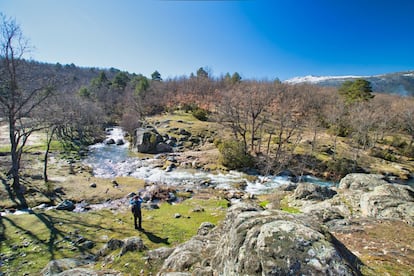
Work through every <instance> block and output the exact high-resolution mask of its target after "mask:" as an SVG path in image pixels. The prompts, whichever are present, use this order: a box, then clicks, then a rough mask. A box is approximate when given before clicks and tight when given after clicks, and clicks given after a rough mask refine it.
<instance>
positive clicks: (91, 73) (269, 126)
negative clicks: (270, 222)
mask: <svg viewBox="0 0 414 276" xmlns="http://www.w3.org/2000/svg"><path fill="white" fill-rule="evenodd" d="M25 64H26V66H24V67H22V68H24V71H22V72H21V74H19V77H20V76H25V78H22V83H23V84H25V83H27V82H26V81H27V80H30V82H28V84H29V85H33V84H34V83H44V82H45V81H46V80H47V83H48V85H50V86H51V87H53V91H54V93H53V96H52V97H49V98H48V99H47V101H46V103H47V105H46V106H45V107H44V108H43V109H42V112H40V113H36V116H39V120H40V121H42V124H45V122H46V121H47V124H48V125H49V126H52V127H53V128H54V130H55V133H56V135H57V137H60V139H62V141H65V142H66V143H68V144H77V146H81V145H83V144H88V143H91V142H93V141H94V140H95V138H96V136H97V132H99V129H102V126H103V125H109V124H110V125H113V124H119V125H121V126H123V127H124V129H125V130H126V131H128V132H130V133H132V132H133V131H134V129H136V128H137V127H139V126H141V125H142V124H143V123H144V122H145V121H146V118H148V117H149V116H153V115H156V114H161V113H165V112H167V113H168V112H173V111H175V110H182V111H185V112H191V113H193V115H194V116H196V117H197V118H198V119H200V120H209V121H216V122H219V123H220V124H222V126H223V127H224V129H225V130H227V133H228V134H229V135H227V134H226V135H227V136H223V137H216V141H215V143H216V146H217V148H218V149H219V150H221V152H222V154H223V155H224V156H223V163H224V165H226V166H227V167H229V168H231V169H243V168H248V167H254V168H256V169H258V170H260V171H261V172H262V173H265V174H266V173H279V172H281V171H284V170H287V169H288V170H292V171H295V172H296V173H303V172H311V173H314V174H317V175H324V176H325V177H327V178H332V179H339V178H340V177H342V176H344V175H345V174H346V173H349V172H354V171H367V172H382V173H384V172H387V170H388V172H390V171H389V169H384V168H376V167H372V165H371V164H370V161H368V160H369V159H367V157H370V158H371V157H372V158H376V159H378V158H379V159H384V160H387V161H392V162H401V164H402V165H403V168H405V167H404V164H405V163H406V162H410V160H412V158H413V156H414V150H413V139H414V127H413V116H414V101H413V98H412V97H400V96H396V95H389V94H373V93H371V92H370V91H372V90H369V91H368V94H369V97H366V98H358V95H359V94H358V93H360V92H358V91H359V90H358V89H359V88H356V93H357V96H355V95H350V94H347V93H340V92H341V89H342V92H343V90H344V89H345V90H346V89H350V90H352V89H354V88H350V87H349V86H347V85H348V84H350V83H351V84H352V83H353V82H352V81H348V82H347V83H346V84H344V85H343V87H341V88H340V89H336V88H328V87H320V86H315V85H310V84H286V83H281V82H279V81H277V80H276V81H257V80H242V79H241V77H240V75H239V74H238V73H237V72H236V73H233V74H229V73H228V74H226V75H225V76H223V77H218V78H217V77H213V76H210V75H209V73H208V72H207V71H206V70H205V69H204V68H199V69H198V70H196V71H195V72H194V73H191V74H190V76H182V77H177V78H174V79H166V80H163V79H162V75H161V74H160V73H159V72H158V71H155V72H154V73H153V74H152V76H151V77H150V78H147V77H145V76H143V75H141V74H131V73H128V72H121V71H119V70H116V69H109V70H99V69H94V68H78V67H76V66H74V65H59V64H57V65H50V64H42V63H37V62H26V63H25ZM33 80H36V81H33ZM366 85H368V86H370V85H371V84H370V82H367V83H366ZM369 89H371V87H369ZM354 90H355V89H354ZM338 91H339V92H338ZM354 92H355V91H354ZM354 92H353V93H354ZM48 114H49V115H48ZM94 137H95V138H94ZM75 146H76V145H75ZM224 148H226V150H224ZM226 155H227V156H226ZM405 170H408V169H407V168H405ZM395 172H396V173H397V175H399V176H403V177H404V178H406V177H408V176H409V174H407V173H406V172H405V173H404V170H403V171H398V170H397V171H395V170H394V171H393V173H395Z"/></svg>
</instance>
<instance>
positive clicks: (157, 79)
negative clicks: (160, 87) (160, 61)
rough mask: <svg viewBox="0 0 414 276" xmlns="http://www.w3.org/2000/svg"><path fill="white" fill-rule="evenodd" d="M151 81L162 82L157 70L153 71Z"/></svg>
mask: <svg viewBox="0 0 414 276" xmlns="http://www.w3.org/2000/svg"><path fill="white" fill-rule="evenodd" d="M151 79H152V80H153V81H162V78H161V74H160V72H158V71H157V70H155V71H154V73H152V74H151Z"/></svg>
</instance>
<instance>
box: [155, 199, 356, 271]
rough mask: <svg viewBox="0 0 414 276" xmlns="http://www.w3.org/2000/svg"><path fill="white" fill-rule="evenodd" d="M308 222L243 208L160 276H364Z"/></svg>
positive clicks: (183, 249)
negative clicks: (184, 275)
mask: <svg viewBox="0 0 414 276" xmlns="http://www.w3.org/2000/svg"><path fill="white" fill-rule="evenodd" d="M308 218H309V216H300V215H292V214H287V213H285V212H281V211H276V210H273V211H269V210H267V211H265V210H263V209H261V208H260V207H257V206H254V205H250V204H248V203H238V204H236V205H234V206H232V207H231V208H230V209H229V211H228V214H227V217H226V219H225V221H224V223H223V224H222V225H220V226H219V227H216V228H214V229H213V230H211V231H210V232H209V233H208V234H206V232H205V231H201V234H198V235H197V236H195V237H194V238H192V239H191V240H190V241H188V242H186V243H184V244H182V245H180V246H178V247H177V248H176V249H175V250H174V251H173V252H172V254H171V255H170V256H169V257H168V258H167V259H166V260H165V262H164V265H163V267H162V270H161V273H160V275H169V273H170V272H187V271H191V272H192V273H193V274H196V275H359V274H360V272H359V270H358V267H359V265H360V262H359V260H358V259H357V258H356V257H355V256H354V255H353V254H352V253H350V252H349V251H348V250H347V249H346V248H345V247H344V246H343V245H342V244H340V243H339V242H338V241H337V240H336V239H335V238H334V237H333V236H331V235H330V234H329V233H327V232H324V231H322V230H321V229H320V228H319V226H317V225H313V223H312V222H311V221H310V220H309V219H308Z"/></svg>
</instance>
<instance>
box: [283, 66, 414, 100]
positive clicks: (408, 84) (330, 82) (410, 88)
mask: <svg viewBox="0 0 414 276" xmlns="http://www.w3.org/2000/svg"><path fill="white" fill-rule="evenodd" d="M358 78H362V79H365V80H367V81H369V82H371V85H372V89H373V91H374V92H377V93H389V94H397V95H401V96H414V71H404V72H396V73H388V74H382V75H375V76H352V75H350V76H311V75H310V76H305V77H295V78H292V79H288V80H286V81H285V83H289V84H302V83H310V84H314V85H319V86H329V87H339V86H341V85H342V83H344V82H345V81H348V80H350V81H353V80H355V79H358Z"/></svg>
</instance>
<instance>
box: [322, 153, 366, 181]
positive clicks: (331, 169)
mask: <svg viewBox="0 0 414 276" xmlns="http://www.w3.org/2000/svg"><path fill="white" fill-rule="evenodd" d="M326 167H327V168H326V169H327V172H328V173H329V174H330V176H331V177H330V178H331V179H333V180H339V179H341V178H342V177H344V176H345V175H347V174H349V173H354V172H363V170H362V169H361V168H360V167H359V166H358V164H357V163H356V161H353V160H350V159H347V158H341V159H336V160H331V161H329V162H327V165H326Z"/></svg>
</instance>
